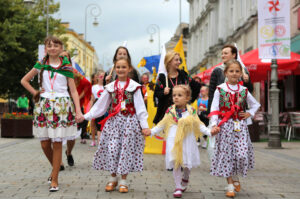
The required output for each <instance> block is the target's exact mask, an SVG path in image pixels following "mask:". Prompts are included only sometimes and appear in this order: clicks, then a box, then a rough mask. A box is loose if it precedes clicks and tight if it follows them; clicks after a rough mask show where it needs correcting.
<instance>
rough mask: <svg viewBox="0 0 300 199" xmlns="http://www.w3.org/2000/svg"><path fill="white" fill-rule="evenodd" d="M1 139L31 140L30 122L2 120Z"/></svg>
mask: <svg viewBox="0 0 300 199" xmlns="http://www.w3.org/2000/svg"><path fill="white" fill-rule="evenodd" d="M1 137H10V138H32V137H33V135H32V120H25V119H17V120H16V119H3V118H2V119H1Z"/></svg>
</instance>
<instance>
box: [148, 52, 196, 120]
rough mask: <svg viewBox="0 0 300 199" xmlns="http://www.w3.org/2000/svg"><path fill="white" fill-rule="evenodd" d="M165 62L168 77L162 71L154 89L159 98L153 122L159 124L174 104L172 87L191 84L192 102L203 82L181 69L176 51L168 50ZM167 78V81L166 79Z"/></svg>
mask: <svg viewBox="0 0 300 199" xmlns="http://www.w3.org/2000/svg"><path fill="white" fill-rule="evenodd" d="M164 64H165V66H166V70H167V77H166V76H165V74H163V73H160V74H159V76H158V79H157V82H156V86H155V90H154V99H155V100H157V102H158V103H157V112H156V115H155V117H154V120H153V123H154V124H157V123H158V122H159V121H160V120H162V118H163V117H164V114H165V112H166V110H167V109H168V107H170V106H171V105H172V104H173V101H172V89H173V87H174V86H176V85H179V84H184V85H189V86H190V87H191V89H192V100H191V101H192V102H194V101H195V100H196V99H197V98H198V95H199V92H200V88H201V84H200V83H198V82H196V81H195V80H194V79H192V78H191V77H190V76H188V74H187V73H186V72H185V71H184V70H180V69H179V65H180V64H181V61H180V55H179V53H177V52H175V51H173V50H172V51H168V52H167V54H166V56H165V60H164ZM166 80H167V81H166Z"/></svg>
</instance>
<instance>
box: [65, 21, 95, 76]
mask: <svg viewBox="0 0 300 199" xmlns="http://www.w3.org/2000/svg"><path fill="white" fill-rule="evenodd" d="M62 25H64V26H65V27H66V28H67V32H66V34H63V35H62V37H67V38H68V41H67V50H69V51H71V50H75V51H76V56H75V62H77V63H78V64H79V66H80V67H81V68H82V70H83V71H84V72H85V76H86V77H87V78H88V79H90V78H91V75H92V74H93V73H94V72H95V71H97V70H98V69H100V65H99V58H98V56H97V53H96V50H95V49H94V47H93V46H92V45H91V43H90V42H87V41H85V40H84V35H83V34H78V33H76V32H75V31H74V30H72V29H70V27H69V23H68V22H66V23H63V24H62Z"/></svg>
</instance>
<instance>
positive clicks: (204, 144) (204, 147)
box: [201, 141, 207, 149]
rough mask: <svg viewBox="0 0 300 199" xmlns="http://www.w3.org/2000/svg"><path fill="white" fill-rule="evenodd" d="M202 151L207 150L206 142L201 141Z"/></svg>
mask: <svg viewBox="0 0 300 199" xmlns="http://www.w3.org/2000/svg"><path fill="white" fill-rule="evenodd" d="M201 147H202V148H203V149H206V148H207V141H203V143H202V146H201Z"/></svg>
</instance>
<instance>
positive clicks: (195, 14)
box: [187, 0, 257, 72]
mask: <svg viewBox="0 0 300 199" xmlns="http://www.w3.org/2000/svg"><path fill="white" fill-rule="evenodd" d="M188 2H189V3H190V28H189V39H188V59H187V60H188V65H189V66H190V67H192V68H198V72H199V71H200V67H205V69H207V68H210V67H211V66H214V65H216V64H218V63H220V61H221V48H222V46H223V45H224V44H232V43H234V42H235V43H237V46H238V49H239V51H240V52H241V53H242V54H243V53H245V52H248V51H250V50H252V49H255V48H257V6H256V2H257V1H256V0H247V1H240V0H226V1H224V0H188Z"/></svg>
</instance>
